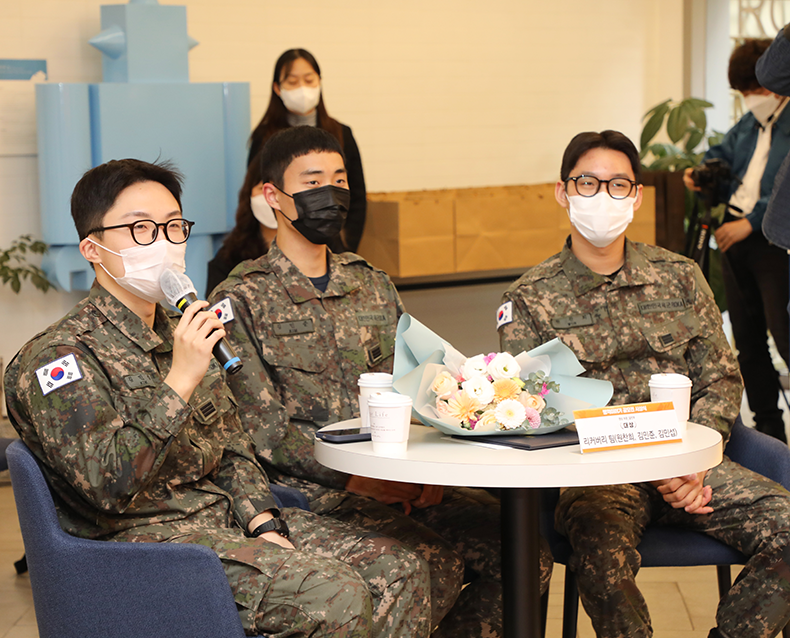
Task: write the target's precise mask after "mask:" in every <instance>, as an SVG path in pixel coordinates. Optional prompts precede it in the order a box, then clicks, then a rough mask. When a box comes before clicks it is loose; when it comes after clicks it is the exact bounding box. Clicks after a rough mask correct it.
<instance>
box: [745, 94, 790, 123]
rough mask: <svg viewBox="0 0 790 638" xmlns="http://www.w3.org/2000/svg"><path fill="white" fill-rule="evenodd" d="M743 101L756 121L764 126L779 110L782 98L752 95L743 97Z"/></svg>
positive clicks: (770, 95) (772, 95)
mask: <svg viewBox="0 0 790 638" xmlns="http://www.w3.org/2000/svg"><path fill="white" fill-rule="evenodd" d="M743 101H744V103H745V104H746V108H747V109H749V110H750V111H751V112H752V115H754V117H755V118H756V119H757V121H758V122H759V123H760V124H762V125H763V126H765V125H766V124H767V123H768V118H769V117H771V116H772V115H773V114H774V112H775V111H776V109H778V108H779V105H780V104H781V103H782V98H779V97H776V96H775V95H774V94H773V93H771V94H769V95H760V94H759V93H752V94H751V95H744V96H743Z"/></svg>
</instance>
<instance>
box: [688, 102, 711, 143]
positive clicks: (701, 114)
mask: <svg viewBox="0 0 790 638" xmlns="http://www.w3.org/2000/svg"><path fill="white" fill-rule="evenodd" d="M689 117H691V121H692V122H694V126H696V127H697V128H698V129H699V130H700V131H702V132H703V135H704V133H705V129H706V128H708V117H707V116H706V115H705V111H703V110H702V109H698V108H694V107H690V110H689ZM697 143H699V142H697Z"/></svg>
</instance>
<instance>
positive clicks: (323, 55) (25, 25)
mask: <svg viewBox="0 0 790 638" xmlns="http://www.w3.org/2000/svg"><path fill="white" fill-rule="evenodd" d="M105 3H107V2H106V0H105ZM164 3H166V4H185V5H186V6H187V7H188V9H187V17H188V24H189V33H190V35H191V36H192V37H194V38H196V39H197V40H198V41H200V46H198V47H197V48H195V49H193V50H192V52H191V53H190V74H191V79H192V81H194V82H215V81H247V82H250V83H251V85H252V115H253V120H254V122H257V120H258V119H259V118H260V116H261V115H262V113H263V111H264V109H265V107H266V105H267V103H268V96H269V91H270V83H271V76H272V70H273V67H274V61H275V60H276V58H277V57H278V56H279V54H280V53H282V52H283V51H284V50H285V49H288V48H292V47H304V48H307V49H309V50H310V51H311V52H312V53H313V54H314V55H315V56H316V57H317V59H318V61H319V62H320V64H321V65H322V70H323V80H324V92H325V99H326V104H327V106H328V109H329V112H330V113H331V114H332V115H333V116H335V117H336V118H338V119H339V120H341V121H343V122H345V123H348V124H349V125H350V126H351V127H352V128H353V129H354V133H355V136H356V138H357V141H358V143H359V145H360V148H361V151H362V157H363V162H364V166H365V174H366V178H367V181H368V188H369V190H371V191H388V190H416V189H422V188H445V187H464V186H485V185H499V184H518V183H539V182H545V181H553V180H554V179H556V176H557V173H558V171H559V162H560V157H561V153H562V150H563V148H564V147H565V145H566V144H567V142H568V140H569V139H570V137H571V136H572V135H574V134H575V133H577V132H579V131H582V130H600V129H603V128H617V129H620V130H622V131H623V132H625V133H626V134H628V135H629V136H631V137H632V138H633V139H634V140H638V137H639V133H640V130H641V116H642V114H643V113H644V111H645V110H647V108H649V107H650V106H652V105H653V104H655V103H657V102H659V101H661V100H663V99H665V98H667V97H672V98H675V99H679V98H680V97H681V93H682V87H683V77H682V75H683V59H682V57H683V54H682V51H683V2H682V0H607V1H606V2H601V3H593V4H591V3H589V2H588V1H586V0H488V1H484V0H454V1H453V0H400V1H399V2H375V1H374V2H371V1H370V0H346V2H344V3H341V4H336V5H332V4H327V3H323V2H317V1H315V0H300V1H291V2H282V1H281V0H276V1H275V0H223V1H222V2H220V1H219V0H180V1H173V2H169V1H168V2H163V4H164ZM101 4H102V0H0V58H45V59H46V60H47V62H48V70H49V79H50V81H53V82H96V81H100V80H101V58H100V54H99V52H98V51H96V50H94V49H93V48H92V47H90V46H89V45H88V44H87V40H88V39H89V38H90V37H92V36H93V35H95V34H96V33H98V31H99V6H100V5H101ZM37 188H38V186H37V174H36V158H35V156H34V155H10V156H9V155H7V154H6V155H3V149H2V148H0V246H2V247H5V246H7V245H8V244H9V243H10V242H11V240H12V239H14V238H15V237H17V236H18V235H19V234H20V233H23V232H33V233H39V235H40V225H39V221H38V195H37ZM79 296H80V295H78V294H72V295H65V294H61V293H54V294H53V293H48V294H46V295H43V294H41V293H39V292H38V291H36V290H33V289H32V288H28V289H27V290H24V291H23V293H22V294H20V295H19V296H16V295H14V294H13V293H12V292H10V290H8V289H7V288H5V287H0V316H2V317H3V320H2V330H0V356H2V357H4V358H5V359H6V361H7V360H8V359H9V358H10V356H12V355H13V353H14V352H16V350H17V349H18V348H19V347H20V346H21V345H22V343H23V342H24V341H25V340H26V339H28V338H29V337H30V336H32V335H33V334H34V333H35V332H37V331H39V330H41V329H43V328H45V327H46V326H47V325H48V324H49V323H51V322H52V321H54V320H55V319H57V318H58V317H60V316H61V315H62V314H63V313H64V312H65V311H66V310H67V309H68V308H69V307H71V305H73V303H74V302H75V301H76V300H77V299H78V298H79Z"/></svg>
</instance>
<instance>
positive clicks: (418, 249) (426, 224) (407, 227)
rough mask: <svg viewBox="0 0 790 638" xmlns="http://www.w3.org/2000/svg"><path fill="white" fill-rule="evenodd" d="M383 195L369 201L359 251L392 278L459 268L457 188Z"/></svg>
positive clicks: (450, 271)
mask: <svg viewBox="0 0 790 638" xmlns="http://www.w3.org/2000/svg"><path fill="white" fill-rule="evenodd" d="M382 195H383V196H384V197H383V199H384V198H385V199H384V201H380V200H377V197H378V196H375V195H374V196H372V197H371V198H370V199H369V200H368V212H367V219H366V221H365V231H364V233H363V235H362V241H361V242H360V245H359V254H360V255H362V256H363V257H364V258H365V259H367V260H368V261H369V262H370V263H371V264H373V265H374V266H376V267H377V268H381V269H382V270H384V271H385V272H387V273H388V274H389V275H390V276H391V277H418V276H421V275H439V274H447V273H453V272H455V210H454V191H452V190H447V191H423V192H417V193H383V194H382Z"/></svg>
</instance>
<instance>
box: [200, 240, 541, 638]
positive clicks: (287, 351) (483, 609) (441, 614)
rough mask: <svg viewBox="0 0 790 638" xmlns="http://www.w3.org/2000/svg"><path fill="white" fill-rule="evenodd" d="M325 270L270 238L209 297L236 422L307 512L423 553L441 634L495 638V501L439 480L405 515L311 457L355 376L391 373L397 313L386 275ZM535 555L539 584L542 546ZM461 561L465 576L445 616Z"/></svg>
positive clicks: (352, 394) (347, 405)
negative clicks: (307, 272)
mask: <svg viewBox="0 0 790 638" xmlns="http://www.w3.org/2000/svg"><path fill="white" fill-rule="evenodd" d="M329 274H330V280H329V284H328V287H327V289H326V292H324V293H321V292H320V291H318V290H317V289H316V288H315V287H314V286H313V284H312V283H311V282H310V280H309V279H308V278H307V277H305V276H304V275H303V274H302V273H301V271H299V270H298V268H296V266H294V264H293V263H292V262H291V261H290V260H289V259H288V258H286V257H285V256H284V255H283V253H282V252H281V251H280V249H279V248H278V247H277V244H276V242H275V243H274V244H273V245H272V248H271V249H270V251H269V253H268V254H267V255H264V256H263V257H261V258H259V259H256V260H254V261H249V262H245V263H243V264H241V265H240V266H239V267H237V268H236V269H235V270H234V271H233V272H232V273H231V276H230V277H229V278H228V279H227V280H226V281H225V282H224V283H223V284H221V285H220V286H219V287H218V288H217V289H215V290H214V292H213V293H212V296H211V300H212V301H213V302H219V301H221V300H223V299H226V298H227V299H229V300H230V304H231V306H232V309H233V315H234V319H233V320H232V321H231V322H229V323H227V324H225V329H226V330H227V331H228V333H229V339H230V341H231V343H232V344H233V346H234V347H235V348H236V353H237V354H238V355H239V356H240V357H241V358H242V359H243V361H244V368H243V369H242V370H241V372H240V373H239V374H237V375H234V376H233V377H231V378H230V379H229V381H230V384H231V389H232V390H233V392H234V394H235V395H236V399H237V402H238V403H239V406H240V407H239V412H240V415H241V420H242V424H243V425H244V426H245V428H246V429H247V431H248V432H249V433H250V435H251V436H252V438H253V441H254V442H255V444H256V452H257V454H258V455H259V457H260V458H261V459H262V461H263V462H264V466H265V467H266V468H267V472H269V474H270V476H272V477H273V479H274V480H277V481H281V482H283V483H285V484H287V485H291V486H294V487H298V488H299V489H301V490H302V491H304V492H305V493H306V494H307V495H308V498H309V499H310V506H311V508H312V509H313V511H315V512H318V513H321V514H326V515H328V516H331V517H333V518H336V519H338V520H343V521H346V522H350V523H354V524H357V525H360V526H362V527H365V528H366V529H374V530H376V531H379V532H381V533H384V534H386V535H388V536H391V537H394V538H397V539H398V540H400V541H402V542H404V543H406V544H407V545H408V546H409V547H411V548H412V549H413V550H415V551H416V552H417V553H418V554H420V555H421V556H423V557H424V558H425V559H426V560H427V561H428V563H429V564H430V566H431V607H432V615H433V622H434V623H438V622H439V621H441V620H442V619H443V618H444V620H443V622H442V623H441V625H440V632H441V633H442V634H446V635H448V636H450V635H456V636H459V635H463V636H497V635H500V634H501V579H500V564H499V563H500V552H499V542H500V541H499V501H498V500H497V499H495V498H493V497H491V496H490V495H489V494H488V493H486V492H485V491H483V490H476V489H467V488H455V489H450V488H448V489H446V490H445V494H444V499H443V501H442V503H440V504H439V505H436V506H431V507H428V508H425V509H414V510H412V512H411V515H410V516H405V515H404V514H403V513H401V512H400V511H399V510H400V506H399V505H398V506H385V505H382V504H381V503H379V502H377V501H375V500H373V499H371V498H367V497H361V496H356V495H352V494H350V493H349V492H346V491H345V489H344V488H345V485H346V481H347V480H348V478H349V477H348V475H347V474H343V473H341V472H336V471H334V470H330V469H328V468H326V467H324V466H322V465H321V464H319V463H318V462H317V461H316V460H315V458H314V456H313V440H314V436H313V433H314V432H315V430H316V429H317V428H319V427H323V426H325V425H328V424H330V423H334V422H337V421H340V420H344V419H350V418H353V417H357V416H359V406H358V401H357V392H358V389H357V385H356V384H357V379H358V377H359V375H360V374H361V373H363V372H369V371H385V372H389V371H391V370H392V359H393V348H394V343H395V327H396V324H397V320H398V317H399V316H400V314H401V313H402V312H403V307H402V305H401V302H400V299H399V297H398V294H397V292H396V290H395V288H394V286H393V285H392V282H390V280H389V278H388V277H387V275H386V274H385V273H383V272H381V271H379V270H376V269H374V268H372V267H371V266H370V265H369V264H368V263H367V262H366V261H364V260H363V259H362V258H361V257H358V256H357V255H354V254H351V253H343V254H340V255H335V254H332V255H330V257H329ZM459 556H460V557H461V558H463V561H462V560H461V559H460V558H459ZM544 558H545V559H546V561H545V562H546V564H545V566H544V582H545V583H546V584H547V583H548V578H549V575H550V571H551V561H550V558H549V555H548V551H546V552H545V554H544ZM464 565H465V567H466V568H467V576H469V577H471V578H472V579H473V581H472V583H471V584H470V585H469V586H468V587H466V588H465V589H464V591H463V593H462V594H461V597H460V598H458V602H457V604H456V605H455V607H454V608H453V611H452V612H450V613H449V614H448V611H449V610H450V608H451V607H452V606H453V603H454V602H455V601H456V598H457V597H458V595H459V589H460V585H461V577H462V570H463V567H464ZM445 614H447V616H446V617H445ZM437 635H439V634H437Z"/></svg>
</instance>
